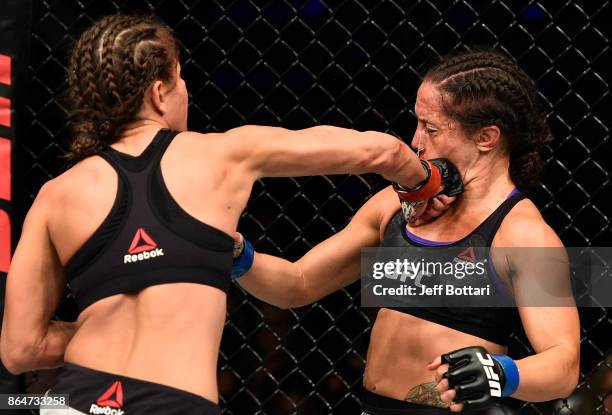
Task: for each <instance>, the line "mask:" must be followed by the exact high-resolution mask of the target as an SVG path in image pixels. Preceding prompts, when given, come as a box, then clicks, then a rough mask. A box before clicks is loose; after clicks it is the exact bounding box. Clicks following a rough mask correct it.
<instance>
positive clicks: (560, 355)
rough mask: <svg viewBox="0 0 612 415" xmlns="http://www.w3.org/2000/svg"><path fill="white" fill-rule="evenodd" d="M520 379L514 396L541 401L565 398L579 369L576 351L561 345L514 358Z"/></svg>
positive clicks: (570, 391) (569, 392)
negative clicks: (524, 356) (521, 357)
mask: <svg viewBox="0 0 612 415" xmlns="http://www.w3.org/2000/svg"><path fill="white" fill-rule="evenodd" d="M516 364H517V366H518V370H519V374H520V383H519V387H518V389H517V390H516V392H515V393H514V394H513V395H512V396H513V397H514V398H517V399H521V400H523V401H529V402H542V401H549V400H552V399H558V398H565V397H567V396H568V395H570V394H571V393H572V392H573V391H574V389H575V388H576V384H577V382H578V376H579V371H580V366H579V365H580V362H579V355H578V353H577V352H575V351H573V350H570V349H569V348H566V347H563V346H556V347H551V348H550V349H548V350H545V351H543V352H541V353H538V354H535V355H532V356H529V357H526V358H524V359H521V360H517V361H516Z"/></svg>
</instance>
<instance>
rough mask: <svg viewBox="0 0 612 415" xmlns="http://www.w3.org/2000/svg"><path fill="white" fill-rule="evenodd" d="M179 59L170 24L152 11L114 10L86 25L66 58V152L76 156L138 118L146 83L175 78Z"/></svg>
mask: <svg viewBox="0 0 612 415" xmlns="http://www.w3.org/2000/svg"><path fill="white" fill-rule="evenodd" d="M178 59H179V47H178V41H177V39H176V37H175V35H174V33H173V31H172V29H170V28H169V27H168V26H166V25H165V24H163V23H162V22H160V21H159V20H157V19H155V18H153V17H145V16H129V15H124V14H115V15H111V16H107V17H104V18H102V19H100V20H98V21H97V22H96V23H95V24H94V25H93V26H92V27H90V28H89V29H87V30H86V31H85V32H84V33H83V34H82V35H81V37H80V38H79V39H78V41H77V42H76V44H75V46H74V48H73V50H72V53H71V56H70V60H69V64H68V91H67V103H66V107H67V111H68V116H69V119H70V125H71V128H72V132H73V138H72V141H71V143H70V151H69V153H68V157H69V158H70V159H71V160H72V161H73V162H77V161H79V160H82V159H84V158H86V157H88V156H91V155H95V154H97V153H98V152H99V151H100V150H101V149H103V148H105V147H107V146H109V145H110V144H112V143H113V142H115V141H116V140H117V139H118V138H119V136H120V135H121V133H122V132H123V131H124V130H125V127H126V126H127V125H128V124H129V123H131V122H134V121H136V120H137V119H138V113H139V112H140V109H141V107H142V103H143V99H144V96H145V93H146V91H147V88H148V87H149V86H150V85H151V84H152V83H153V82H154V81H156V80H161V81H164V82H172V81H173V80H174V78H175V72H174V68H175V66H176V63H177V62H178Z"/></svg>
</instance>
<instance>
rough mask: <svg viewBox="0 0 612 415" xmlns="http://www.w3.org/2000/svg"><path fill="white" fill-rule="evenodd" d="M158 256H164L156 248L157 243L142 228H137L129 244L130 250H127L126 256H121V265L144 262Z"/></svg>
mask: <svg viewBox="0 0 612 415" xmlns="http://www.w3.org/2000/svg"><path fill="white" fill-rule="evenodd" d="M158 256H164V250H163V249H161V248H158V247H157V243H156V242H155V241H154V240H153V238H151V237H150V236H149V235H148V234H147V232H145V230H144V229H143V228H138V230H137V231H136V234H135V235H134V238H133V239H132V243H131V244H130V249H128V254H126V255H124V256H123V263H124V264H127V263H132V262H138V261H145V260H147V259H151V258H156V257H158Z"/></svg>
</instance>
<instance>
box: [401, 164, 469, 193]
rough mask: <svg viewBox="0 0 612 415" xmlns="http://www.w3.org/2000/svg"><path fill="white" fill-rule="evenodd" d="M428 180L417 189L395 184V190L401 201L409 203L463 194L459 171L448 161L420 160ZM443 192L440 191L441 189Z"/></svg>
mask: <svg viewBox="0 0 612 415" xmlns="http://www.w3.org/2000/svg"><path fill="white" fill-rule="evenodd" d="M420 161H421V164H422V165H423V168H424V169H425V172H426V173H427V177H426V179H425V180H424V181H423V182H422V183H421V184H419V185H418V186H416V187H413V188H408V187H404V186H402V185H400V184H398V183H393V189H394V190H395V192H396V193H397V195H398V196H399V198H400V200H402V201H404V202H408V203H412V202H419V201H421V200H427V199H431V198H432V197H435V196H437V195H439V194H443V195H446V196H456V195H458V194H460V193H462V192H463V180H461V175H460V174H459V171H458V170H457V168H456V167H455V165H454V164H452V163H451V162H450V161H448V160H446V159H432V160H420ZM441 186H442V190H441V191H440V187H441Z"/></svg>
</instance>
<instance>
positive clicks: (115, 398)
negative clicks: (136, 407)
mask: <svg viewBox="0 0 612 415" xmlns="http://www.w3.org/2000/svg"><path fill="white" fill-rule="evenodd" d="M121 408H123V386H122V385H121V381H119V380H117V381H115V383H113V384H112V385H111V387H110V388H108V389H107V390H106V392H104V393H103V394H102V395H100V397H99V398H98V400H97V401H96V403H92V404H91V407H90V408H89V413H90V414H96V415H97V414H100V415H123V414H124V413H125V411H123V410H122V409H121Z"/></svg>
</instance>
